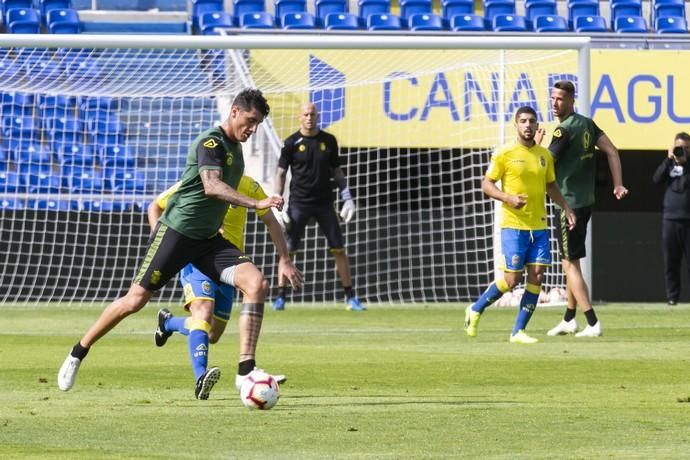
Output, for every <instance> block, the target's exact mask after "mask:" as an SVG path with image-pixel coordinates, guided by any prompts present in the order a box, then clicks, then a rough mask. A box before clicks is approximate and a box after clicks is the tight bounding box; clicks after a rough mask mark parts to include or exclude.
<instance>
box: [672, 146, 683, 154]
mask: <svg viewBox="0 0 690 460" xmlns="http://www.w3.org/2000/svg"><path fill="white" fill-rule="evenodd" d="M673 156H674V157H684V156H685V149H684V148H683V147H680V146H679V147H674V148H673Z"/></svg>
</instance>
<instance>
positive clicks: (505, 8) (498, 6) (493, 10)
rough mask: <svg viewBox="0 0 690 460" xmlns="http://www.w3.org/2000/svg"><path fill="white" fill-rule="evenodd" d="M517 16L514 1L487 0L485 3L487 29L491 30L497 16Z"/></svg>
mask: <svg viewBox="0 0 690 460" xmlns="http://www.w3.org/2000/svg"><path fill="white" fill-rule="evenodd" d="M499 14H502V15H510V16H515V1H514V0H485V1H484V24H485V25H486V27H487V29H491V28H492V27H493V23H494V17H495V16H496V15H499Z"/></svg>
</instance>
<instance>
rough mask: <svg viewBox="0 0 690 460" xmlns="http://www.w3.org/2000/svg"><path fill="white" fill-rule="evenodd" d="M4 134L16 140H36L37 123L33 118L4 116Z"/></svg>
mask: <svg viewBox="0 0 690 460" xmlns="http://www.w3.org/2000/svg"><path fill="white" fill-rule="evenodd" d="M2 133H3V135H4V136H5V137H10V138H14V139H24V140H29V139H34V138H35V137H36V121H35V120H34V118H33V117H31V116H24V117H23V116H16V117H15V116H11V115H10V116H4V117H3V118H2Z"/></svg>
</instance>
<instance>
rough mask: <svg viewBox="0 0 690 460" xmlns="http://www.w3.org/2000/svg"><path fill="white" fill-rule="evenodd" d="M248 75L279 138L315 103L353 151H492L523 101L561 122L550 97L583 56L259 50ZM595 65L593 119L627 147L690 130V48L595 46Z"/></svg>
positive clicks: (659, 145)
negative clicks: (263, 99)
mask: <svg viewBox="0 0 690 460" xmlns="http://www.w3.org/2000/svg"><path fill="white" fill-rule="evenodd" d="M250 69H251V72H252V77H253V79H254V81H255V82H257V85H258V86H259V87H260V88H261V89H262V90H264V92H266V93H267V95H268V97H269V102H270V103H271V106H272V111H271V115H272V119H273V123H274V126H275V127H276V129H277V131H278V133H279V135H280V136H281V137H283V138H284V137H287V136H288V135H289V134H290V133H292V132H294V131H295V130H296V129H297V128H298V120H297V113H298V110H299V105H300V103H302V102H306V101H313V102H315V103H316V104H317V106H318V107H319V110H320V113H321V121H322V123H323V126H324V128H325V129H327V130H328V131H329V132H331V133H333V134H334V135H336V137H337V138H338V140H339V142H340V144H341V145H342V146H345V147H353V148H377V147H403V148H432V149H447V148H456V147H463V148H486V147H492V146H495V145H496V144H499V143H502V142H504V141H505V140H507V139H510V138H511V137H512V136H514V132H515V131H514V128H513V126H512V118H511V117H512V114H513V113H514V112H515V110H516V109H517V108H518V107H520V106H522V105H529V106H531V107H533V108H534V109H535V110H536V111H537V114H538V117H539V119H540V121H541V123H542V124H543V126H545V127H546V128H547V130H548V131H549V132H550V131H551V130H552V129H553V128H554V127H555V126H556V124H557V120H554V118H553V115H552V113H551V110H550V103H549V91H550V88H551V85H552V84H553V82H555V81H557V80H560V79H564V78H565V79H573V80H576V79H577V77H576V70H577V53H576V52H575V51H544V50H510V51H499V50H385V51H384V50H347V51H343V50H291V51H285V50H280V51H276V50H254V51H252V52H251V57H250ZM591 69H592V78H591V82H590V95H591V98H592V100H591V113H592V116H593V118H594V119H595V121H596V122H597V124H598V125H599V126H600V127H601V128H602V129H603V130H604V131H605V132H607V134H609V136H610V137H611V138H612V139H613V141H614V143H615V144H616V145H617V146H618V147H619V148H620V149H635V150H648V149H665V148H666V147H667V146H668V145H669V143H670V142H671V141H672V139H673V135H674V134H675V133H676V132H678V131H682V130H686V131H688V130H690V92H687V91H686V92H682V91H680V88H683V87H686V88H687V87H689V86H688V84H689V83H690V51H666V50H658V51H656V50H603V49H602V50H593V51H592V54H591ZM547 141H548V138H547Z"/></svg>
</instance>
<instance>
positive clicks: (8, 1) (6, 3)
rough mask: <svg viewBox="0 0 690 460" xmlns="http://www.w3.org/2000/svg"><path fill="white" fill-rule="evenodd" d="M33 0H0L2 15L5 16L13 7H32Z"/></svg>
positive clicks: (4, 17)
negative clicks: (0, 2) (0, 0)
mask: <svg viewBox="0 0 690 460" xmlns="http://www.w3.org/2000/svg"><path fill="white" fill-rule="evenodd" d="M33 7H34V2H33V0H2V17H3V19H6V18H7V12H8V11H9V10H11V9H14V8H33Z"/></svg>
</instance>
